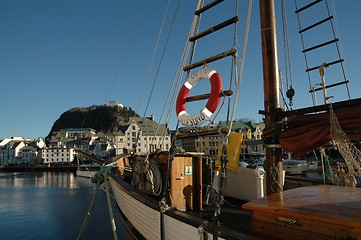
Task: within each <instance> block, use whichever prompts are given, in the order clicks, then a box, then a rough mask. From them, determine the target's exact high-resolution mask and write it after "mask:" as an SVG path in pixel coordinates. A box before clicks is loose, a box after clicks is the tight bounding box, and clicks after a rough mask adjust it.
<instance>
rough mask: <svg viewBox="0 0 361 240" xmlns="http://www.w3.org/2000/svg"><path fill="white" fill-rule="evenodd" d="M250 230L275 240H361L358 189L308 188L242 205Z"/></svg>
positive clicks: (336, 187)
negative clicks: (249, 211) (249, 220)
mask: <svg viewBox="0 0 361 240" xmlns="http://www.w3.org/2000/svg"><path fill="white" fill-rule="evenodd" d="M243 208H245V209H248V210H251V211H252V213H251V214H252V216H251V231H252V232H254V233H258V235H259V236H263V235H269V234H271V236H273V237H275V238H276V239H316V238H317V239H330V238H331V239H361V189H360V188H349V187H338V186H328V185H326V186H324V185H319V186H309V187H303V188H296V189H291V190H288V191H284V192H281V193H276V194H272V195H269V196H267V197H264V198H260V199H257V200H254V201H252V202H249V203H246V204H244V205H243Z"/></svg>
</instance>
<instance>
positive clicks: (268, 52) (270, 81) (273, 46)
mask: <svg viewBox="0 0 361 240" xmlns="http://www.w3.org/2000/svg"><path fill="white" fill-rule="evenodd" d="M259 3H260V17H261V37H262V61H263V79H264V80H263V81H264V110H265V130H267V129H270V128H271V127H272V126H273V125H274V123H276V122H277V121H278V120H279V119H278V117H277V115H276V110H277V109H278V108H279V107H280V99H279V74H278V55H277V35H276V17H275V6H274V0H260V1H259ZM264 144H265V146H266V193H267V195H269V194H271V193H274V192H278V191H281V190H282V189H281V188H282V187H281V188H280V187H279V186H280V185H278V184H277V183H281V182H282V181H281V176H282V159H281V157H282V150H281V148H280V145H279V142H278V139H277V136H275V135H274V134H271V135H269V136H267V137H266V138H265V139H264Z"/></svg>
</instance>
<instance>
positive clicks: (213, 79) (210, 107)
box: [176, 68, 222, 127]
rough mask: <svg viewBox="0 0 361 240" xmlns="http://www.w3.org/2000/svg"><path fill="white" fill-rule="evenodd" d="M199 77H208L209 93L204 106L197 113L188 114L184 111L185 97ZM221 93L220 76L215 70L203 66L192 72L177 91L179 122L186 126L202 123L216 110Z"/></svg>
mask: <svg viewBox="0 0 361 240" xmlns="http://www.w3.org/2000/svg"><path fill="white" fill-rule="evenodd" d="M201 79H209V81H210V83H211V94H210V96H209V99H208V102H207V104H206V106H205V107H204V108H203V109H202V110H201V111H200V112H199V113H198V114H195V115H193V116H190V115H189V114H188V113H187V111H186V102H185V99H186V98H187V97H188V94H189V92H190V91H191V89H192V87H193V86H194V85H195V84H196V83H197V82H198V81H199V80H201ZM221 93H222V78H221V75H220V74H219V73H217V71H216V70H214V69H211V68H203V69H200V70H198V71H196V72H195V73H193V74H192V75H191V76H190V77H189V78H188V79H187V81H186V82H185V83H184V84H183V86H182V88H181V90H180V91H179V93H178V97H177V103H176V112H177V117H178V120H179V122H180V123H182V124H183V125H184V126H188V127H195V126H199V125H201V124H203V123H204V122H205V121H207V120H208V119H210V117H211V116H212V114H213V113H214V112H215V111H216V109H217V107H218V104H219V102H220V100H221Z"/></svg>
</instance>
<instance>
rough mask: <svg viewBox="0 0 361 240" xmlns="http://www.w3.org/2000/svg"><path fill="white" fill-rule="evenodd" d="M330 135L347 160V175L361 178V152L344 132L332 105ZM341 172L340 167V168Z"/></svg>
mask: <svg viewBox="0 0 361 240" xmlns="http://www.w3.org/2000/svg"><path fill="white" fill-rule="evenodd" d="M330 123H331V129H330V134H331V136H332V139H333V140H334V143H335V144H336V146H337V149H338V151H339V152H340V153H341V155H342V157H343V158H344V160H345V168H344V172H345V174H346V175H347V176H348V177H350V175H351V176H353V177H355V176H358V177H361V151H360V150H359V149H357V148H356V146H355V145H354V144H353V143H352V142H351V141H350V140H349V138H348V137H347V135H346V134H345V132H344V131H343V130H342V128H341V126H340V123H339V121H338V118H337V116H336V114H335V112H334V111H333V108H332V104H331V105H330ZM339 170H340V167H339Z"/></svg>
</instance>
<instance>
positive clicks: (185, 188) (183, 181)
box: [170, 156, 193, 210]
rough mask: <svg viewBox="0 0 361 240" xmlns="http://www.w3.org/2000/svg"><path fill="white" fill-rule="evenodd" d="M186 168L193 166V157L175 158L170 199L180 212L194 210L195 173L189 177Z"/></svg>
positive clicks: (172, 167) (172, 168)
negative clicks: (193, 182) (193, 183)
mask: <svg viewBox="0 0 361 240" xmlns="http://www.w3.org/2000/svg"><path fill="white" fill-rule="evenodd" d="M186 166H192V157H185V156H176V157H174V159H173V161H172V166H171V177H170V189H171V192H170V194H171V196H170V197H171V201H172V203H173V206H174V207H176V208H177V209H179V210H186V209H192V199H193V194H192V191H193V186H192V181H193V171H192V174H191V175H189V173H187V172H186V171H188V170H187V169H186ZM192 167H193V166H192ZM192 167H191V168H192Z"/></svg>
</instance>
